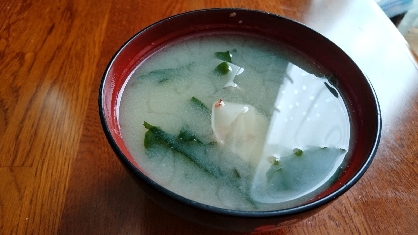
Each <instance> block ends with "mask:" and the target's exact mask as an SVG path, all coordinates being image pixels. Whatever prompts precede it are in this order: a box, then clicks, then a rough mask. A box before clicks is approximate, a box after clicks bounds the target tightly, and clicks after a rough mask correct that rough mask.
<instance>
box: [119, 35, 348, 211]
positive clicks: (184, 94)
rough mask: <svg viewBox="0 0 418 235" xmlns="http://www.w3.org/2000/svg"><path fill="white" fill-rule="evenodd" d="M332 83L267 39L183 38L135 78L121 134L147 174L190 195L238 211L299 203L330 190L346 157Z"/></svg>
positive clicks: (127, 91) (123, 103)
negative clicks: (329, 187)
mask: <svg viewBox="0 0 418 235" xmlns="http://www.w3.org/2000/svg"><path fill="white" fill-rule="evenodd" d="M303 68H305V69H307V70H309V71H305V69H303ZM335 80H336V79H335V77H334V76H333V75H332V74H330V73H327V72H326V71H322V70H321V68H320V67H317V65H315V64H314V63H312V62H311V61H310V60H309V59H308V58H305V57H304V56H303V55H302V54H300V53H299V52H297V51H294V50H292V49H291V48H287V47H286V46H285V45H282V44H280V43H278V42H274V41H271V40H268V39H264V38H261V37H256V36H251V35H240V34H233V33H231V34H225V33H223V34H213V35H201V36H196V37H192V38H185V39H182V40H178V41H176V42H173V43H171V44H168V45H166V46H165V47H163V48H161V49H160V50H158V51H157V52H155V53H154V54H152V55H151V56H149V57H148V58H147V59H146V60H144V61H143V62H142V63H141V64H140V65H138V67H137V69H136V70H135V71H134V72H133V73H132V74H131V75H130V77H129V79H128V80H127V82H126V83H125V85H124V90H123V92H121V95H120V97H119V98H120V104H119V106H120V109H119V119H120V127H121V134H122V137H123V139H124V141H125V143H126V145H127V148H128V149H129V151H130V153H131V154H132V155H133V156H134V157H135V159H136V161H137V162H138V164H139V165H140V166H141V168H142V169H144V170H145V171H146V174H147V175H148V176H149V177H150V178H151V179H152V180H154V181H156V182H157V183H159V184H161V185H162V186H164V187H166V188H167V189H169V190H171V191H173V192H174V193H176V194H178V195H181V196H183V197H185V198H189V199H192V200H195V201H197V202H200V203H203V204H207V205H211V206H216V207H220V208H227V209H234V210H273V209H280V208H288V207H292V206H296V205H298V204H301V203H303V202H305V201H307V200H309V199H310V198H312V197H314V196H315V195H317V194H318V193H320V192H321V191H323V190H324V189H326V187H327V186H328V185H329V184H330V183H332V182H333V180H335V179H336V177H338V174H339V172H340V171H341V169H342V167H343V165H344V162H345V161H346V158H347V157H348V156H347V150H348V148H349V143H350V131H351V129H350V120H349V115H348V112H347V108H346V106H345V103H344V100H343V97H342V94H340V92H339V91H338V89H336V87H335Z"/></svg>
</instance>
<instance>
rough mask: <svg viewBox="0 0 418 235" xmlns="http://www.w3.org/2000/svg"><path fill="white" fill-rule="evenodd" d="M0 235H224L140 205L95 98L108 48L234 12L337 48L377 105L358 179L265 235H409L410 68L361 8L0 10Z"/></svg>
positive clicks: (416, 120)
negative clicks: (183, 20) (280, 22)
mask: <svg viewBox="0 0 418 235" xmlns="http://www.w3.org/2000/svg"><path fill="white" fill-rule="evenodd" d="M0 2H1V3H0V19H1V21H0V234H150V235H159V234H160V235H163V234H164V235H165V234H201V235H206V234H221V235H222V234H232V233H228V232H220V231H214V230H211V229H208V228H204V227H201V226H198V225H195V224H192V223H190V222H187V221H184V220H182V219H180V218H177V217H176V216H174V215H172V214H170V213H168V212H166V211H165V210H163V209H161V208H160V207H159V206H157V205H156V204H154V203H153V202H151V201H150V200H149V199H148V198H147V197H146V196H145V195H144V194H143V193H142V191H141V190H140V189H139V188H138V187H137V185H136V184H135V183H134V181H133V180H132V179H131V178H130V177H129V175H128V174H127V173H126V172H125V170H124V168H123V167H122V165H121V163H120V162H119V161H118V160H117V158H116V156H115V154H114V152H113V151H112V149H111V148H110V146H109V145H108V143H107V140H106V138H105V135H104V133H103V131H102V126H101V124H100V120H99V115H98V105H97V99H98V89H99V83H100V80H101V76H102V73H103V71H104V69H105V68H106V65H107V63H108V62H109V60H110V59H111V57H112V55H113V54H114V53H115V52H116V51H117V49H118V48H119V47H120V46H121V45H122V44H123V43H124V42H125V41H126V40H128V39H129V38H130V37H131V36H132V35H133V34H134V33H136V32H137V31H139V30H141V29H142V28H144V27H146V26H147V25H149V24H151V23H153V22H155V21H158V20H160V19H162V18H164V17H167V16H171V15H173V14H176V13H180V12H185V11H189V10H194V9H202V8H213V7H242V8H251V9H258V10H264V11H268V12H273V13H278V14H282V15H284V16H287V17H290V18H292V19H295V20H298V21H301V22H303V23H305V24H307V25H308V26H310V27H312V28H313V29H315V30H317V31H319V32H320V33H322V34H323V35H325V36H326V37H328V38H330V39H331V40H332V41H334V42H335V43H336V44H337V45H339V46H340V47H341V48H342V49H343V50H344V51H345V52H346V53H347V54H348V55H350V56H351V57H352V58H353V59H354V60H355V61H356V62H357V63H358V65H359V67H360V68H361V69H362V70H363V71H364V72H365V74H366V75H367V76H368V77H369V79H370V80H371V82H372V84H373V86H374V88H375V89H376V92H377V96H378V98H379V100H380V104H381V110H382V118H383V129H382V139H381V144H380V147H379V150H378V152H377V154H376V157H375V160H374V161H373V163H372V165H371V167H370V168H369V170H368V171H367V173H366V174H365V175H364V177H363V178H362V179H361V180H360V181H359V182H358V183H357V184H356V185H355V186H354V187H353V188H351V189H350V190H349V191H348V192H347V193H345V194H344V195H343V196H341V197H340V198H338V199H337V200H335V201H334V202H333V203H332V204H331V205H330V206H328V207H327V208H326V209H324V210H322V211H321V212H320V213H318V214H316V215H315V216H313V217H311V218H308V219H306V220H303V221H301V222H299V223H297V224H294V225H292V226H290V227H284V228H282V229H281V230H278V231H276V232H271V233H266V234H418V189H417V188H418V187H417V182H418V161H417V160H418V159H417V158H418V69H417V68H418V66H417V64H418V60H417V57H416V56H414V54H412V53H411V50H410V48H409V46H408V44H407V43H406V41H405V40H404V39H403V38H402V36H401V35H400V34H399V33H398V32H397V30H396V28H395V27H394V26H393V24H391V22H390V21H389V19H388V18H386V17H385V15H384V13H383V12H382V11H381V10H380V9H379V7H378V6H377V4H376V3H375V2H374V1H373V0H350V1H347V0H338V1H337V0H294V1H288V0H271V1H265V0H240V1H232V0H212V1H204V0H189V1H182V0H177V1H167V0H152V1H139V0H124V1H119V0H108V1H103V0H93V1H81V0H78V1H70V0H62V1H45V0H38V1H34V0H26V1H23V0H15V1H5V0H1V1H0Z"/></svg>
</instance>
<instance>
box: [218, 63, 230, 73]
mask: <svg viewBox="0 0 418 235" xmlns="http://www.w3.org/2000/svg"><path fill="white" fill-rule="evenodd" d="M230 71H232V68H231V66H229V65H228V63H227V62H222V63H220V64H219V65H218V66H216V68H215V73H216V74H218V75H225V74H227V73H229V72H230Z"/></svg>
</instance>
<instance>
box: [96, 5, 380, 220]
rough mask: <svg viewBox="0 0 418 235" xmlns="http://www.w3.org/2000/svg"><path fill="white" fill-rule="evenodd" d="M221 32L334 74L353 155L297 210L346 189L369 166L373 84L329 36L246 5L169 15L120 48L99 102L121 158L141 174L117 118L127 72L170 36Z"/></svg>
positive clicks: (374, 129) (374, 126)
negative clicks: (257, 40) (279, 48)
mask: <svg viewBox="0 0 418 235" xmlns="http://www.w3.org/2000/svg"><path fill="white" fill-rule="evenodd" d="M221 31H224V32H242V33H245V34H254V35H261V36H263V37H266V38H270V39H272V40H275V41H278V42H280V43H283V44H286V45H288V46H289V47H291V48H293V49H295V50H297V51H298V52H300V53H301V54H302V55H304V56H306V57H308V58H309V59H310V60H311V61H312V63H314V64H316V65H319V66H321V67H322V68H323V69H325V70H327V71H329V73H330V74H332V75H333V76H335V77H336V78H337V82H338V85H337V87H338V89H339V90H340V92H341V93H342V94H344V99H345V101H346V105H347V108H348V111H349V115H350V119H351V122H352V129H353V130H352V133H354V134H353V135H352V137H351V146H350V149H349V153H348V154H350V155H351V156H350V158H349V162H348V164H347V167H346V168H345V169H344V170H343V171H342V172H341V176H340V178H339V179H338V180H337V181H336V182H335V183H333V184H332V185H331V186H330V187H329V188H328V189H326V190H325V191H324V192H322V193H321V194H319V195H317V196H316V197H315V198H314V199H312V200H310V201H308V202H306V204H305V205H304V208H303V209H300V210H304V209H309V208H310V207H313V206H319V205H322V204H325V203H326V202H328V201H330V200H332V199H334V198H336V197H337V196H339V195H341V194H342V193H343V192H345V191H346V190H348V189H349V188H350V187H351V186H352V185H353V184H354V183H355V182H357V181H358V179H359V178H360V177H361V176H362V175H363V173H364V172H365V171H366V169H367V168H368V166H369V164H370V163H371V161H372V158H373V156H374V154H375V152H376V149H377V145H378V141H379V137H380V125H381V121H380V112H379V107H378V103H377V99H376V95H375V93H374V91H373V88H372V87H371V85H370V83H369V81H368V80H367V78H366V77H365V76H364V74H363V73H362V72H361V70H360V69H359V68H358V67H357V65H356V64H355V63H354V62H353V61H352V60H351V59H350V58H349V57H348V56H347V55H346V54H345V53H344V52H343V51H342V50H341V49H340V48H338V47H337V46H336V45H335V44H333V43H332V42H331V41H329V40H328V39H327V38H325V37H323V36H321V35H320V34H318V33H317V32H315V31H313V30H312V29H310V28H308V27H306V26H304V25H302V24H300V23H297V22H295V21H292V20H289V19H286V18H283V17H280V16H277V15H272V14H267V13H263V12H257V11H250V10H242V9H212V10H201V11H195V12H191V13H185V14H181V15H177V16H174V17H170V18H167V19H164V20H162V21H160V22H157V23H155V24H153V25H151V26H150V27H148V28H146V29H144V30H142V31H141V32H139V33H138V34H136V35H135V36H134V37H132V38H131V39H130V40H129V41H128V42H127V43H126V44H125V45H124V46H123V47H122V48H121V49H120V50H119V51H118V53H117V54H116V55H115V56H114V58H113V59H112V61H111V63H110V64H109V66H108V68H107V70H106V73H105V74H104V77H103V80H102V84H101V88H100V89H101V90H100V98H99V107H100V115H101V119H102V123H103V125H104V128H105V133H106V135H107V137H108V139H109V142H110V143H111V145H112V147H113V148H114V149H115V151H116V152H117V154H118V155H119V157H120V158H121V160H122V161H123V162H124V163H125V164H127V165H128V167H129V168H131V169H132V170H133V171H134V173H135V174H137V175H138V176H140V177H143V175H142V169H141V166H140V165H139V164H138V163H137V162H136V161H135V160H134V158H133V156H131V154H130V153H129V151H128V149H127V148H126V146H125V144H124V141H123V138H122V136H121V134H120V127H119V123H118V111H119V110H118V108H119V107H118V105H119V103H118V102H119V98H120V95H121V94H120V93H121V91H122V90H123V86H124V84H125V82H126V79H127V78H128V76H129V75H130V74H131V72H132V71H133V70H134V69H135V68H136V67H137V66H138V64H139V63H141V61H143V60H144V59H146V58H147V57H148V56H149V55H151V54H152V53H153V52H155V51H156V50H158V49H159V48H161V47H162V46H164V45H166V44H167V43H169V42H171V41H173V40H176V39H179V38H182V37H188V36H190V35H198V34H208V33H209V34H210V33H211V32H221ZM307 69H308V70H309V69H312V70H315V68H314V67H312V68H309V66H308V67H307ZM313 72H315V71H313ZM157 187H158V186H157ZM288 212H289V211H288ZM293 212H295V211H293ZM289 213H290V212H289Z"/></svg>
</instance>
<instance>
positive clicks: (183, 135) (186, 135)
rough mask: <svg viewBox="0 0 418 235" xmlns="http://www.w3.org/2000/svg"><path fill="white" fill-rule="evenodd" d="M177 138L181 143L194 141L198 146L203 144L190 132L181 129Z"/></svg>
mask: <svg viewBox="0 0 418 235" xmlns="http://www.w3.org/2000/svg"><path fill="white" fill-rule="evenodd" d="M177 138H179V139H180V140H183V141H194V142H197V143H199V144H203V142H202V141H201V140H199V138H197V136H196V135H194V134H193V133H192V132H191V131H189V130H187V129H184V128H182V129H181V130H180V133H179V135H178V136H177Z"/></svg>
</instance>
